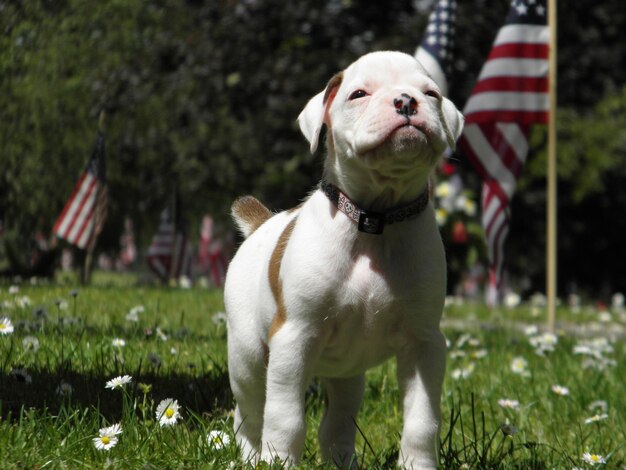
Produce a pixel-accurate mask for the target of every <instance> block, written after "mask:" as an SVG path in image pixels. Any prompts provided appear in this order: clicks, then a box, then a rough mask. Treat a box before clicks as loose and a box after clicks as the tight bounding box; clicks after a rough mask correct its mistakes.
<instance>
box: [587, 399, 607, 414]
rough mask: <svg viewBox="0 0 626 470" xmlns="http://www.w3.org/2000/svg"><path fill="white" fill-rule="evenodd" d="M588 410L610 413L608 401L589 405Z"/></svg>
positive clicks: (593, 402) (599, 401) (597, 401)
mask: <svg viewBox="0 0 626 470" xmlns="http://www.w3.org/2000/svg"><path fill="white" fill-rule="evenodd" d="M587 409H588V410H589V411H595V410H596V409H599V410H601V411H602V412H603V413H607V412H608V411H609V404H608V403H607V402H606V400H596V401H592V402H591V403H589V406H588V407H587Z"/></svg>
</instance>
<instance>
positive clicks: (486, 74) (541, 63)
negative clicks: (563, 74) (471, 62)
mask: <svg viewBox="0 0 626 470" xmlns="http://www.w3.org/2000/svg"><path fill="white" fill-rule="evenodd" d="M546 73H548V61H547V60H544V59H491V60H490V61H488V62H486V63H485V65H484V66H483V68H482V70H481V71H480V80H484V79H487V78H494V77H527V78H543V77H545V76H546Z"/></svg>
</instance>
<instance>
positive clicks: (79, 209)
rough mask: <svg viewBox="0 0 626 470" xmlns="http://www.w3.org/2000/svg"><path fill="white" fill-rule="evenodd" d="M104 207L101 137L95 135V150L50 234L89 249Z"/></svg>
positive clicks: (105, 204)
mask: <svg viewBox="0 0 626 470" xmlns="http://www.w3.org/2000/svg"><path fill="white" fill-rule="evenodd" d="M107 206H108V191H107V185H106V166H105V161H104V135H103V134H102V132H98V137H97V139H96V146H95V148H94V151H93V154H92V155H91V159H90V160H89V163H88V164H87V168H86V169H85V171H84V172H83V173H82V174H81V176H80V178H79V179H78V183H76V186H75V187H74V191H73V192H72V195H71V196H70V199H69V200H68V201H67V203H66V204H65V207H64V208H63V212H61V215H60V216H59V218H58V219H57V221H56V223H55V224H54V227H53V229H52V232H53V233H54V234H56V236H57V237H59V238H62V239H64V240H67V241H68V242H69V243H71V244H73V245H76V246H77V247H78V248H81V249H85V248H88V247H93V244H94V243H95V241H96V238H97V237H98V235H99V234H100V232H101V231H102V227H103V226H104V221H105V220H106V217H107Z"/></svg>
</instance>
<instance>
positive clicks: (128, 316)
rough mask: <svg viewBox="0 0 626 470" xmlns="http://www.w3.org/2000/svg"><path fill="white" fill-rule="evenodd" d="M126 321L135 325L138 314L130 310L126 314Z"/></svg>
mask: <svg viewBox="0 0 626 470" xmlns="http://www.w3.org/2000/svg"><path fill="white" fill-rule="evenodd" d="M126 321H130V322H133V323H137V322H138V321H139V314H138V313H137V312H135V311H134V310H130V311H129V312H128V313H127V314H126Z"/></svg>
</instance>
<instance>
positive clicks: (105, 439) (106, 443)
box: [93, 424, 122, 450]
mask: <svg viewBox="0 0 626 470" xmlns="http://www.w3.org/2000/svg"><path fill="white" fill-rule="evenodd" d="M119 434H122V425H121V424H114V425H113V426H109V427H107V428H102V429H100V431H98V437H94V438H93V444H94V445H95V446H96V449H98V450H109V449H111V448H112V447H115V445H116V444H117V440H118V439H117V436H118V435H119Z"/></svg>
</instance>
